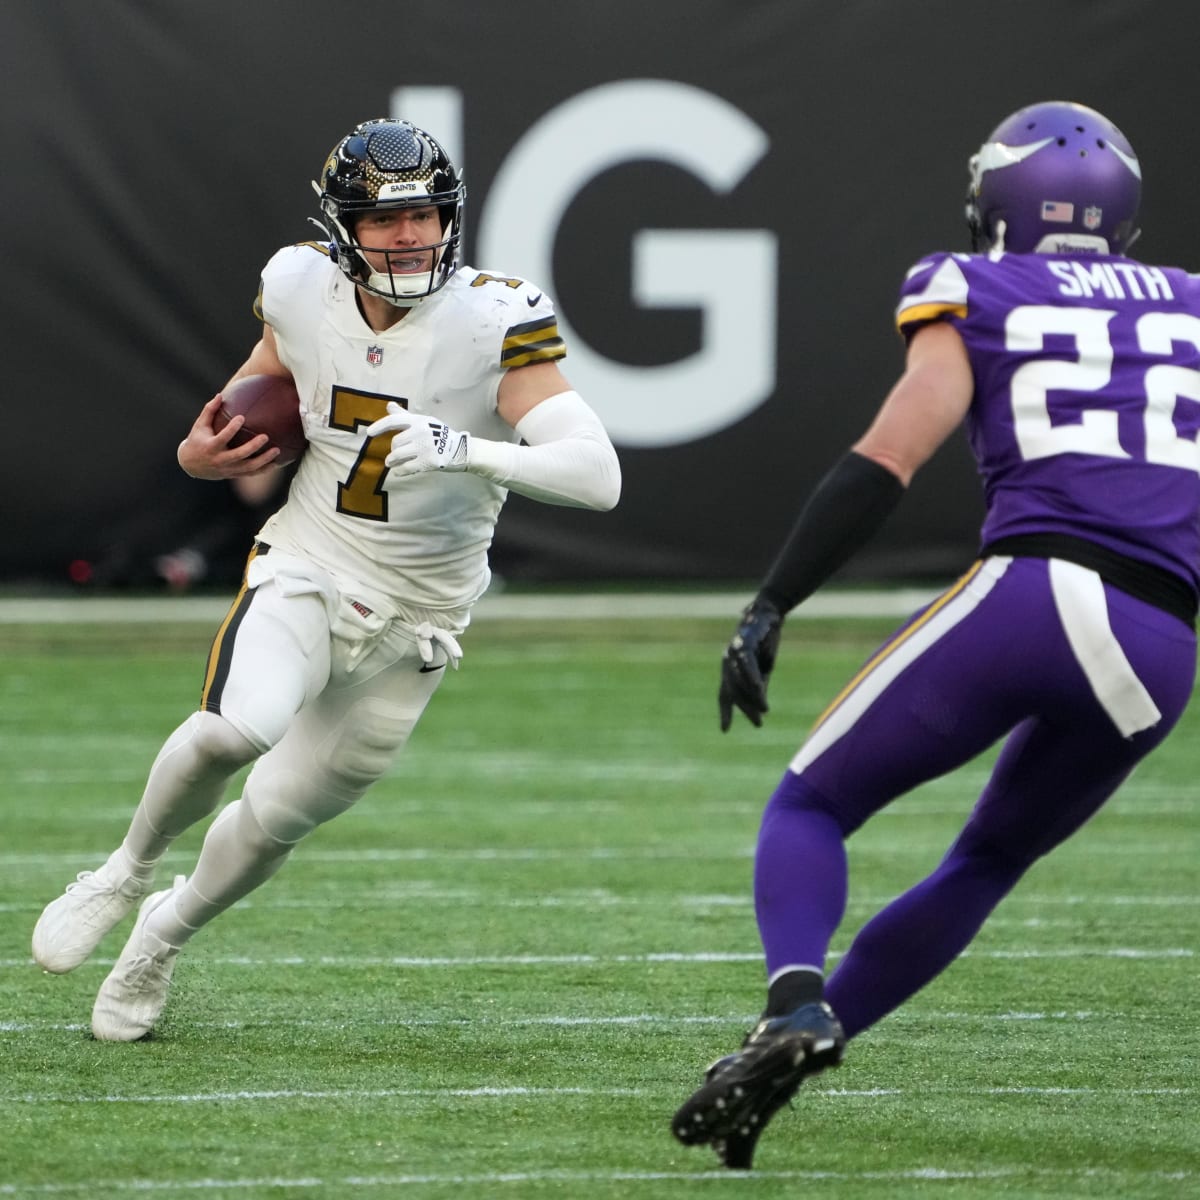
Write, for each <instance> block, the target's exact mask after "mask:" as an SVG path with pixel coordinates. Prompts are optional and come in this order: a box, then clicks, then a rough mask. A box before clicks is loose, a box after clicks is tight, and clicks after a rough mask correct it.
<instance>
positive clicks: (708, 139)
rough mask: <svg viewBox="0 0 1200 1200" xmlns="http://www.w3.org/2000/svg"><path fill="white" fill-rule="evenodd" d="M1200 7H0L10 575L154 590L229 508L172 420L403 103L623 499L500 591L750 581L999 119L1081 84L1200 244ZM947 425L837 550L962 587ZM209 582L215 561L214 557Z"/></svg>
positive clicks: (858, 418)
mask: <svg viewBox="0 0 1200 1200" xmlns="http://www.w3.org/2000/svg"><path fill="white" fill-rule="evenodd" d="M1198 32H1200V6H1197V5H1196V4H1195V3H1194V0H1186V2H1184V0H1181V2H1178V3H1176V2H1174V0H1141V2H1137V0H1006V2H1004V3H1000V4H988V5H983V4H963V3H957V2H953V0H924V2H919V0H870V2H867V0H836V2H834V3H830V2H829V0H822V2H810V0H593V2H591V3H587V4H584V3H582V0H503V2H502V0H493V2H485V0H436V2H431V0H407V2H405V3H396V2H394V0H388V2H381V0H343V2H341V3H328V2H326V3H318V2H316V0H253V2H248V0H204V2H203V3H200V2H195V3H192V2H189V3H184V2H182V0H7V2H6V3H5V4H3V5H2V6H0V59H2V65H3V70H2V71H0V89H3V94H2V98H3V103H2V105H0V138H2V158H0V161H2V162H3V164H4V166H3V181H4V182H3V196H4V201H5V205H6V209H7V212H6V218H7V219H6V220H5V221H4V224H3V234H2V235H0V237H2V238H3V249H4V265H5V286H4V288H3V289H2V290H0V306H2V315H0V328H2V329H3V344H4V351H3V354H4V364H5V368H6V369H5V381H6V385H7V386H6V420H5V422H4V425H5V434H4V437H3V441H2V443H0V500H2V504H3V521H2V522H0V578H2V579H3V580H4V581H5V582H7V583H9V584H14V583H17V584H30V583H32V584H34V585H40V584H42V583H50V584H55V583H65V582H66V581H67V579H68V578H69V576H70V574H71V573H72V572H74V573H75V574H76V577H77V579H78V580H79V581H81V582H82V581H84V580H86V579H87V578H89V577H90V578H91V579H92V581H93V582H100V583H111V584H113V585H122V584H125V585H137V584H140V583H142V582H146V581H147V580H148V573H147V567H146V562H148V561H150V560H151V559H152V558H153V556H154V555H155V554H157V553H159V552H160V551H161V550H162V549H163V548H166V547H169V545H171V544H174V542H177V541H179V540H180V539H181V538H185V537H186V536H187V532H188V529H189V528H190V527H191V526H193V525H196V524H202V523H203V522H204V521H206V520H211V519H212V518H214V516H215V517H216V519H217V521H218V523H219V524H221V526H222V528H224V529H226V530H228V529H231V528H236V530H237V533H236V537H235V538H234V542H235V544H236V547H235V552H233V553H231V554H229V556H228V563H224V562H223V563H222V564H221V565H219V566H218V567H217V568H216V574H217V575H220V574H221V573H222V572H224V571H233V570H235V569H236V566H235V565H229V564H236V563H237V562H239V561H240V559H241V556H242V554H243V553H244V551H245V548H246V543H245V538H246V537H248V536H249V533H248V531H246V530H243V529H242V528H241V527H240V526H238V521H239V520H240V519H241V517H240V516H239V515H238V514H237V513H236V512H235V511H234V509H233V508H229V509H228V512H227V511H226V506H227V505H229V504H230V501H229V500H228V498H227V497H226V496H225V494H224V493H223V492H221V491H220V489H221V488H223V486H224V485H196V484H194V483H192V482H191V481H188V480H187V479H186V478H184V477H183V476H182V474H181V473H180V472H179V471H178V469H177V467H176V466H175V463H174V447H175V445H176V444H177V443H178V441H179V439H180V438H181V437H182V436H183V434H184V433H185V431H186V430H187V428H188V426H189V425H190V423H191V421H192V419H193V417H194V415H195V413H196V411H197V410H198V408H199V406H200V405H201V404H202V403H203V402H204V401H205V400H207V399H208V398H209V397H210V396H211V395H213V394H214V393H215V392H216V391H217V390H218V389H219V388H220V387H221V385H222V384H223V383H224V381H225V380H226V378H227V377H228V376H229V374H230V373H231V372H232V371H233V369H234V368H236V367H237V366H238V365H239V364H240V363H241V362H242V360H243V359H244V357H245V355H246V353H247V351H248V350H249V348H250V346H251V345H252V343H253V342H254V341H255V339H256V338H257V336H258V326H257V322H256V321H255V319H254V317H253V316H252V314H251V302H252V300H253V298H254V294H255V291H256V287H257V283H258V272H259V269H260V268H261V266H262V264H263V263H264V262H265V261H266V260H267V258H268V257H269V256H270V255H271V253H272V252H273V251H274V250H275V249H276V248H277V247H278V246H280V245H283V244H286V243H289V242H294V241H301V240H306V239H308V238H310V237H312V236H313V235H314V230H313V229H312V227H311V226H310V225H309V224H308V223H307V220H308V218H309V217H310V216H315V215H316V207H315V198H314V196H313V193H312V190H311V188H310V184H309V181H310V180H311V179H313V178H314V177H315V175H316V174H317V172H318V171H319V169H320V167H321V165H322V163H323V161H324V159H325V156H326V154H327V152H328V150H329V148H330V147H331V146H332V145H333V144H334V143H335V142H336V141H337V140H338V139H339V138H340V137H341V136H342V135H343V134H344V133H346V132H347V131H348V130H349V129H350V128H351V127H352V126H353V125H354V124H355V123H356V122H358V121H359V120H362V119H365V118H368V117H374V116H385V115H389V114H390V115H393V116H404V117H408V118H410V119H412V120H414V121H416V123H418V124H423V125H426V126H427V127H428V128H429V129H430V131H431V132H432V133H434V134H435V136H438V137H440V138H442V139H443V140H444V141H445V142H446V143H447V145H448V147H449V148H450V150H451V153H452V155H454V156H455V157H456V158H457V159H458V160H459V161H460V163H461V164H462V165H463V166H464V168H465V171H466V179H467V185H468V193H469V198H468V209H467V221H468V234H467V250H466V260H467V261H468V262H470V263H472V264H473V265H475V266H479V267H484V268H487V269H492V270H497V271H502V272H504V273H506V274H515V275H521V276H524V277H526V278H529V279H532V280H534V281H536V282H537V283H539V284H540V285H542V286H543V287H544V288H545V289H546V290H547V291H548V292H549V293H550V294H551V295H552V296H553V297H554V299H555V301H556V303H557V306H558V310H559V313H560V316H561V318H562V322H563V327H564V333H565V335H566V337H567V340H568V358H567V359H566V361H565V363H564V371H565V373H566V374H567V376H568V378H569V379H570V380H571V382H572V383H573V384H574V385H575V386H576V387H577V388H578V389H579V391H580V392H582V393H583V394H584V396H585V397H586V398H587V399H588V400H589V401H590V402H591V403H592V404H593V405H594V406H595V407H596V408H597V409H598V411H599V412H600V413H601V415H602V416H603V417H604V419H605V421H606V423H607V424H608V426H609V428H610V430H611V432H612V434H613V437H614V441H615V442H616V443H617V445H618V449H619V451H620V453H621V457H622V461H623V464H624V471H625V491H624V497H623V500H622V503H621V505H620V507H619V509H618V510H617V511H616V512H614V513H612V514H608V515H604V516H597V515H595V514H589V513H581V512H575V511H571V510H568V509H554V508H549V507H547V506H543V505H537V504H533V503H530V502H526V501H524V500H523V499H521V498H520V497H512V498H511V499H510V501H509V504H508V506H507V508H506V510H505V513H504V515H503V516H502V518H501V523H500V529H499V533H498V537H497V541H496V545H495V548H494V549H495V553H494V559H495V565H496V568H497V570H498V571H499V572H500V573H501V574H503V575H506V576H507V577H509V578H511V579H514V580H521V579H528V580H588V581H600V580H614V581H655V582H662V581H682V582H690V581H704V582H713V581H720V580H737V581H741V580H749V579H753V578H755V577H757V576H758V575H759V574H760V573H761V571H762V570H763V568H764V567H765V565H766V563H767V561H768V559H769V557H770V555H771V553H772V552H773V550H774V549H775V547H776V545H777V543H778V542H779V540H780V538H781V537H782V535H783V533H784V532H785V530H786V529H787V528H788V527H789V525H790V523H791V519H792V515H793V513H794V511H795V507H796V504H797V502H798V501H799V499H800V498H801V497H802V496H803V495H804V494H805V492H806V491H807V490H808V489H809V488H810V487H811V486H812V485H813V484H814V483H815V481H816V480H817V478H818V477H819V475H820V474H821V473H822V471H823V470H824V469H825V467H826V466H827V465H828V464H829V463H830V462H831V461H832V459H833V458H834V457H835V456H836V455H839V454H840V453H841V452H842V451H843V450H844V449H845V448H846V446H847V445H848V444H849V443H850V442H851V441H852V440H853V439H854V438H855V437H856V436H857V434H858V433H859V432H860V431H861V429H862V428H863V426H864V425H865V423H866V422H867V420H868V419H869V418H870V416H871V414H872V413H873V411H874V409H875V407H876V405H877V404H878V402H879V401H880V399H881V398H882V396H883V394H884V393H885V391H886V389H887V388H888V386H889V385H890V383H891V381H892V380H893V379H894V377H895V375H896V373H897V372H898V370H899V368H900V367H901V364H902V346H901V343H900V341H899V339H898V337H897V336H896V335H895V333H894V331H893V327H892V323H891V316H892V309H893V305H894V302H895V297H896V291H897V288H898V285H899V283H900V280H901V278H902V276H903V274H904V272H905V271H906V269H907V268H908V267H909V266H910V265H911V264H912V263H913V262H914V261H915V260H916V259H917V258H919V257H920V256H921V255H923V254H924V253H926V252H928V251H930V250H934V249H966V248H967V245H966V235H965V227H964V225H963V220H962V201H963V195H964V191H965V186H966V179H967V174H966V164H967V159H968V156H969V155H970V154H971V153H972V152H973V151H974V150H975V149H976V148H977V147H978V145H979V143H980V142H981V141H982V140H983V138H984V137H985V135H986V134H987V133H988V132H989V131H990V130H991V128H992V127H993V126H994V125H995V124H996V123H998V122H999V120H1000V119H1001V118H1002V117H1004V116H1005V115H1007V114H1008V113H1009V112H1010V111H1011V110H1013V109H1015V108H1018V107H1020V106H1021V105H1023V104H1025V103H1030V102H1034V101H1039V100H1048V99H1074V100H1078V101H1081V102H1083V103H1086V104H1090V105H1092V106H1093V107H1096V108H1099V109H1101V110H1102V111H1103V112H1104V113H1105V114H1106V115H1108V116H1109V117H1110V118H1112V119H1113V120H1114V121H1115V122H1116V123H1117V124H1118V125H1119V126H1121V128H1122V129H1123V130H1124V132H1125V133H1126V134H1127V135H1128V136H1129V137H1130V139H1131V140H1132V141H1133V144H1134V146H1135V148H1136V149H1137V150H1138V152H1139V155H1140V157H1141V160H1142V165H1143V171H1144V177H1145V192H1144V203H1143V211H1142V224H1143V228H1144V230H1145V233H1144V235H1143V237H1142V239H1141V241H1140V242H1139V243H1138V246H1137V247H1136V249H1135V251H1134V253H1135V254H1137V255H1138V256H1139V257H1141V258H1143V259H1144V260H1147V261H1154V262H1160V261H1170V262H1178V263H1180V264H1181V265H1184V266H1192V265H1195V266H1196V268H1197V269H1200V211H1198V210H1200V205H1198V203H1197V199H1198V194H1200V188H1198V187H1197V183H1198V182H1200V167H1198V165H1197V162H1198V158H1200V135H1198V133H1197V116H1196V114H1197V113H1198V112H1200V81H1198V79H1197V75H1198V73H1197V70H1196V67H1195V47H1196V45H1197V33H1198ZM979 515H980V500H979V495H978V489H977V486H976V482H975V478H974V472H973V468H972V467H971V465H970V461H969V458H968V455H967V452H966V448H965V445H964V444H963V443H962V442H961V441H960V440H956V441H954V442H953V443H952V444H950V445H948V446H947V447H945V449H944V450H943V452H942V453H941V454H940V455H939V457H938V458H937V459H936V460H935V461H934V462H933V463H932V464H931V465H930V466H929V467H928V468H927V469H926V471H925V472H924V473H923V474H922V475H921V476H920V477H919V478H918V480H917V481H916V483H915V484H914V486H913V488H912V490H911V494H910V496H909V497H908V498H907V500H906V502H905V504H904V505H902V506H901V508H900V510H898V512H897V513H896V514H895V515H894V517H893V518H892V520H891V522H890V524H889V526H888V527H887V529H886V531H885V532H884V534H882V535H881V536H880V537H879V538H878V539H877V541H876V542H875V543H873V544H872V546H871V547H870V549H869V550H868V552H866V553H865V554H864V555H863V556H862V557H861V558H860V559H859V560H858V562H857V563H856V564H855V565H854V567H853V569H852V570H851V571H849V572H848V573H847V577H857V578H864V579H866V578H869V579H871V580H875V581H889V580H890V581H898V580H901V579H905V580H911V579H917V578H924V577H930V578H933V577H941V576H949V575H952V574H953V573H955V572H956V571H957V570H958V569H959V568H960V567H961V566H963V565H964V564H965V563H966V562H967V561H968V560H969V559H970V556H971V554H972V552H973V550H974V548H975V534H976V528H977V523H978V519H979ZM222 582H223V580H222Z"/></svg>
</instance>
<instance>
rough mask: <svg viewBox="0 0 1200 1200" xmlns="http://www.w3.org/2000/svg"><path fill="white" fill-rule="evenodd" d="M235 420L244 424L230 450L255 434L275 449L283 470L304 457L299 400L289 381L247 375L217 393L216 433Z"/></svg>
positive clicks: (306, 444) (294, 387)
mask: <svg viewBox="0 0 1200 1200" xmlns="http://www.w3.org/2000/svg"><path fill="white" fill-rule="evenodd" d="M236 416H242V417H245V418H246V423H245V424H244V425H243V426H242V427H241V429H239V430H238V431H237V433H236V434H235V435H234V438H233V441H232V442H230V445H231V446H240V445H241V444H242V443H243V442H245V441H248V440H249V439H250V438H252V437H254V436H255V435H256V434H259V433H265V434H266V435H267V438H268V444H269V445H272V446H278V447H279V457H278V458H277V459H276V460H275V463H276V465H277V466H281V467H286V466H287V465H288V463H293V462H295V461H296V459H298V458H299V457H300V455H301V454H303V453H304V451H305V449H306V448H307V446H308V441H307V439H306V438H305V436H304V425H303V423H302V421H301V420H300V396H299V394H298V393H297V391H296V385H295V384H294V383H293V382H292V381H291V380H290V379H284V378H282V377H281V376H279V375H247V376H245V377H244V378H243V379H238V380H235V381H234V382H233V383H231V384H230V385H229V386H228V387H227V388H226V389H225V390H224V391H223V392H222V393H221V407H220V408H219V409H217V415H216V417H215V418H214V419H213V429H214V431H215V432H217V433H220V432H221V430H222V429H224V428H225V426H226V425H227V424H228V423H229V421H230V420H231V419H232V418H233V417H236Z"/></svg>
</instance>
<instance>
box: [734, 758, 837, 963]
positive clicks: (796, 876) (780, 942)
mask: <svg viewBox="0 0 1200 1200" xmlns="http://www.w3.org/2000/svg"><path fill="white" fill-rule="evenodd" d="M754 907H755V912H756V914H757V916H758V929H759V935H760V936H761V938H762V943H763V949H764V951H765V952H766V959H767V975H768V978H769V977H770V976H771V975H774V973H775V972H776V971H778V970H779V969H780V968H781V967H786V966H809V967H814V968H815V969H816V970H818V971H821V972H824V969H825V953H826V951H827V950H828V948H829V939H830V938H831V937H833V933H834V930H835V929H837V927H838V924H839V923H840V921H841V919H842V914H843V913H844V912H845V909H846V850H845V846H844V844H843V835H842V828H841V826H840V825H839V824H838V822H837V821H836V820H835V819H834V818H833V817H832V816H830V815H829V813H828V812H826V811H824V808H823V807H822V806H821V804H820V801H819V799H818V798H816V797H815V795H814V794H813V793H812V792H811V791H810V789H808V788H807V787H806V786H805V785H804V784H803V783H802V782H801V780H800V778H799V776H797V775H793V774H791V772H789V773H788V774H787V775H786V776H785V777H784V779H783V781H782V782H781V783H780V785H779V787H778V788H776V789H775V794H774V795H773V796H772V797H771V799H770V801H769V802H768V804H767V807H766V811H765V812H764V813H763V819H762V826H761V828H760V829H759V833H758V849H757V851H756V854H755V862H754Z"/></svg>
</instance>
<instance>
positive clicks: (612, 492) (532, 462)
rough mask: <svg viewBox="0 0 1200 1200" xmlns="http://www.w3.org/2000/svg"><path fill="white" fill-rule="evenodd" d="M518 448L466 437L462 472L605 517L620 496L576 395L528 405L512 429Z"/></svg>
mask: <svg viewBox="0 0 1200 1200" xmlns="http://www.w3.org/2000/svg"><path fill="white" fill-rule="evenodd" d="M514 428H515V429H516V431H517V432H518V433H519V434H520V435H521V438H522V440H523V441H525V442H526V443H528V444H527V445H524V446H518V445H514V444H513V443H511V442H493V441H489V440H486V439H484V438H477V437H472V438H471V439H470V442H469V448H468V450H467V470H468V471H473V472H474V473H475V474H476V475H482V476H483V477H484V478H485V479H490V480H491V481H492V482H493V483H498V484H500V485H501V486H503V487H506V488H509V489H510V490H512V491H514V492H519V493H520V494H521V495H522V496H529V497H530V498H532V499H534V500H542V501H544V502H546V503H547V504H565V505H568V506H570V507H572V508H594V509H599V510H601V511H603V512H607V511H608V510H609V509H610V508H614V507H616V503H617V500H618V499H619V498H620V495H621V464H620V463H619V462H618V461H617V452H616V451H615V450H614V449H613V445H612V442H611V441H609V438H608V434H607V433H606V432H605V429H604V426H603V425H602V424H601V423H600V418H599V417H598V416H596V414H595V413H594V412H593V411H592V410H591V408H590V407H589V406H588V405H587V404H586V403H585V402H584V400H583V398H582V397H581V396H580V395H579V393H578V392H560V393H559V394H558V395H557V396H551V397H549V398H548V399H546V400H543V401H542V402H541V403H540V404H536V405H534V407H533V408H531V409H530V410H529V412H527V413H526V414H525V416H523V417H522V418H521V419H520V420H519V421H518V422H517V423H516V425H515V426H514Z"/></svg>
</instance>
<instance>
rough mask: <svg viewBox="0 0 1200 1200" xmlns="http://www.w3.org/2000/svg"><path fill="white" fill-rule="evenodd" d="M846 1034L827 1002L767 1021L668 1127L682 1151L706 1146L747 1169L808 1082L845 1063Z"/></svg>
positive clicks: (719, 1065)
mask: <svg viewBox="0 0 1200 1200" xmlns="http://www.w3.org/2000/svg"><path fill="white" fill-rule="evenodd" d="M845 1046H846V1035H845V1034H844V1033H843V1032H842V1027H841V1024H840V1023H839V1022H838V1019H837V1017H835V1016H834V1014H833V1009H831V1008H830V1007H829V1005H828V1004H825V1003H824V1002H820V1003H816V1004H806V1005H804V1006H803V1007H802V1008H798V1009H796V1010H795V1012H791V1013H788V1014H787V1015H786V1016H782V1017H771V1018H769V1019H768V1018H764V1019H763V1020H761V1021H759V1023H758V1024H757V1025H756V1026H755V1027H754V1028H753V1029H752V1030H751V1031H750V1033H749V1034H747V1036H746V1040H745V1041H744V1042H743V1043H742V1048H741V1050H740V1051H738V1053H737V1054H730V1055H728V1056H726V1057H725V1058H721V1059H718V1060H717V1061H716V1062H715V1063H713V1065H712V1066H711V1067H709V1069H708V1073H707V1075H706V1076H705V1078H704V1083H703V1084H701V1086H700V1087H699V1088H698V1089H697V1090H696V1091H695V1092H693V1093H692V1095H691V1096H690V1097H689V1098H688V1099H687V1100H686V1101H685V1102H684V1104H683V1106H682V1107H681V1108H680V1109H679V1111H678V1112H677V1113H676V1114H675V1116H674V1118H673V1119H672V1121H671V1132H672V1133H673V1134H674V1135H675V1137H676V1138H678V1140H679V1141H681V1142H682V1143H683V1144H684V1145H685V1146H699V1145H703V1144H704V1143H708V1144H710V1145H711V1146H712V1148H713V1149H714V1150H715V1151H716V1154H717V1157H718V1158H719V1159H720V1160H721V1162H722V1163H724V1164H725V1166H727V1167H730V1168H731V1169H734V1170H743V1171H744V1170H749V1168H750V1166H751V1165H752V1162H753V1159H754V1148H755V1146H756V1145H757V1144H758V1139H759V1135H760V1134H761V1133H762V1131H763V1130H764V1129H765V1128H766V1127H767V1123H768V1122H769V1121H770V1120H771V1118H772V1117H773V1116H774V1115H775V1114H776V1113H777V1112H778V1111H779V1110H780V1109H781V1108H782V1107H783V1106H784V1105H785V1104H786V1103H787V1102H788V1101H789V1100H790V1099H791V1098H792V1096H793V1095H795V1093H796V1089H797V1088H798V1087H799V1086H800V1084H801V1083H803V1082H804V1080H805V1079H806V1078H808V1076H809V1075H816V1074H817V1073H818V1072H820V1071H824V1070H825V1068H826V1067H836V1066H837V1065H838V1063H840V1062H841V1061H842V1052H843V1050H844V1049H845Z"/></svg>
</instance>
